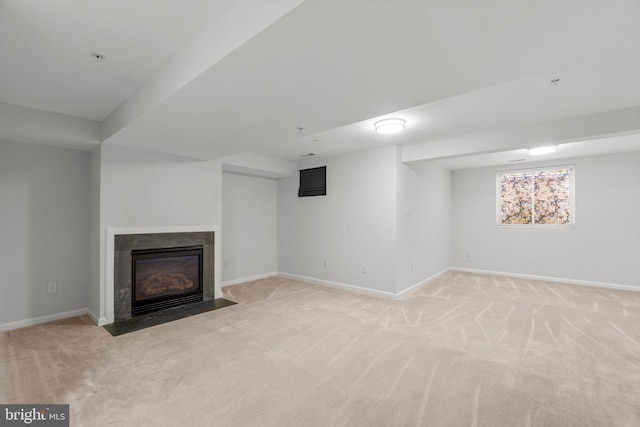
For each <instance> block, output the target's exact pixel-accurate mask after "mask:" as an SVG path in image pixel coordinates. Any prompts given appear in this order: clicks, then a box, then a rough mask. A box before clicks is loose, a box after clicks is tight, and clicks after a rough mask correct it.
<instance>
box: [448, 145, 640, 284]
mask: <svg viewBox="0 0 640 427" xmlns="http://www.w3.org/2000/svg"><path fill="white" fill-rule="evenodd" d="M559 164H574V165H575V179H576V181H575V202H576V211H575V221H576V224H575V228H566V229H564V228H563V229H534V228H505V227H497V226H496V220H495V218H496V172H497V171H498V170H508V168H505V167H501V168H497V167H492V168H481V169H469V170H460V171H455V172H454V173H453V213H454V233H453V245H454V255H453V263H454V266H456V267H462V268H469V269H476V270H485V271H496V272H504V273H515V274H526V275H533V276H542V277H551V278H559V279H567V280H576V281H586V282H596V283H604V284H613V285H626V286H636V287H638V288H640V262H638V260H640V222H638V212H640V189H639V187H638V183H640V152H632V153H623V154H612V155H602V156H590V157H579V158H575V159H565V160H559V161H558V160H556V161H552V162H538V163H536V164H527V165H519V166H520V167H522V168H529V167H537V166H553V165H559ZM467 252H468V254H469V256H467V255H466V253H467Z"/></svg>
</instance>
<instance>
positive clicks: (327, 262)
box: [323, 259, 329, 267]
mask: <svg viewBox="0 0 640 427" xmlns="http://www.w3.org/2000/svg"><path fill="white" fill-rule="evenodd" d="M323 265H324V266H325V267H329V260H328V259H325V260H324V263H323Z"/></svg>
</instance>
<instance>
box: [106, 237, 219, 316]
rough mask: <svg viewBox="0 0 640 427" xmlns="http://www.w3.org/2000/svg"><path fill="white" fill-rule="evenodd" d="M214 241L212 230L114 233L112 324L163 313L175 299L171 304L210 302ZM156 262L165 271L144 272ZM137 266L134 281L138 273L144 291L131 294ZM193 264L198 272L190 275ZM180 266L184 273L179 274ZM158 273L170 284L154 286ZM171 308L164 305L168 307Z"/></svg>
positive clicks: (212, 294) (212, 288)
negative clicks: (142, 278)
mask: <svg viewBox="0 0 640 427" xmlns="http://www.w3.org/2000/svg"><path fill="white" fill-rule="evenodd" d="M214 240H215V233H214V232H213V231H202V232H198V231H196V232H167V233H162V232H161V233H135V234H134V233H130V234H118V233H117V232H114V233H113V247H114V252H113V253H114V258H113V260H114V263H113V264H114V270H113V321H115V322H118V321H123V320H129V319H131V318H132V317H134V316H135V315H139V314H144V313H147V312H149V311H150V310H157V309H162V308H167V307H165V306H164V304H165V303H166V302H167V301H170V300H171V299H175V298H176V296H177V302H176V305H182V304H184V303H189V302H197V301H209V300H213V299H214V296H215V286H214V283H215V274H214V273H215V269H214V264H215V261H214V260H215V258H214ZM159 261H168V264H169V266H168V267H166V269H165V271H164V272H162V270H160V271H159V272H155V273H154V272H150V271H149V267H150V266H153V265H154V264H156V263H158V262H159ZM137 264H139V265H140V266H141V268H142V270H141V271H138V272H137V273H136V277H138V278H139V275H140V274H142V276H145V280H147V284H146V287H147V290H146V291H143V292H142V293H140V292H138V293H135V292H134V271H135V267H136V265H137ZM195 264H197V266H196V267H195V268H197V269H198V271H197V273H195V276H194V273H193V272H192V270H193V268H194V265H195ZM183 267H184V268H186V270H184V271H180V268H183ZM176 269H177V270H176ZM189 271H191V272H189ZM154 274H155V276H154ZM163 274H164V275H165V278H166V277H167V275H169V282H171V283H172V284H171V285H166V284H165V285H160V284H157V283H156V284H155V285H154V280H155V281H156V282H157V280H156V278H157V277H158V275H163ZM165 281H166V280H165ZM190 282H191V283H190ZM182 291H184V292H182ZM145 292H146V293H145ZM161 294H163V295H161ZM189 300H191V301H189ZM138 303H142V304H138ZM171 304H172V303H171V302H169V305H168V306H171ZM140 307H142V308H140Z"/></svg>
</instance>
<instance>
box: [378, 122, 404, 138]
mask: <svg viewBox="0 0 640 427" xmlns="http://www.w3.org/2000/svg"><path fill="white" fill-rule="evenodd" d="M406 123H407V122H405V121H404V120H403V119H384V120H379V121H377V122H376V123H375V125H374V126H375V128H376V132H378V133H381V134H383V135H390V134H393V133H398V132H402V131H403V130H404V126H405V124H406Z"/></svg>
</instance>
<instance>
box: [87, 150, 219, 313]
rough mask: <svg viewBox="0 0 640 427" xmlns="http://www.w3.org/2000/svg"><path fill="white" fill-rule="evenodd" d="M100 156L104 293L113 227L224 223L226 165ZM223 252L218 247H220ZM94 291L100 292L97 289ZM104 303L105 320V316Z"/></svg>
mask: <svg viewBox="0 0 640 427" xmlns="http://www.w3.org/2000/svg"><path fill="white" fill-rule="evenodd" d="M101 148H102V149H101V153H100V165H101V171H100V227H99V229H100V230H99V232H100V245H99V246H100V250H101V253H100V254H99V255H94V256H98V257H99V259H100V265H101V267H100V280H101V283H100V284H97V285H96V284H94V286H99V287H100V291H99V292H100V293H102V292H103V291H104V289H103V287H104V273H105V271H104V270H105V256H104V248H105V235H106V229H107V228H110V227H171V226H209V225H219V224H220V223H221V221H222V166H221V164H220V162H216V161H203V160H196V159H190V158H184V157H179V156H173V155H168V154H161V153H154V152H147V151H141V150H135V149H132V148H126V147H119V146H114V145H104V144H103V146H102V147H101ZM216 250H219V248H216ZM94 291H95V290H94ZM104 309H105V307H104V304H101V313H100V316H101V317H104V316H105V313H104Z"/></svg>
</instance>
